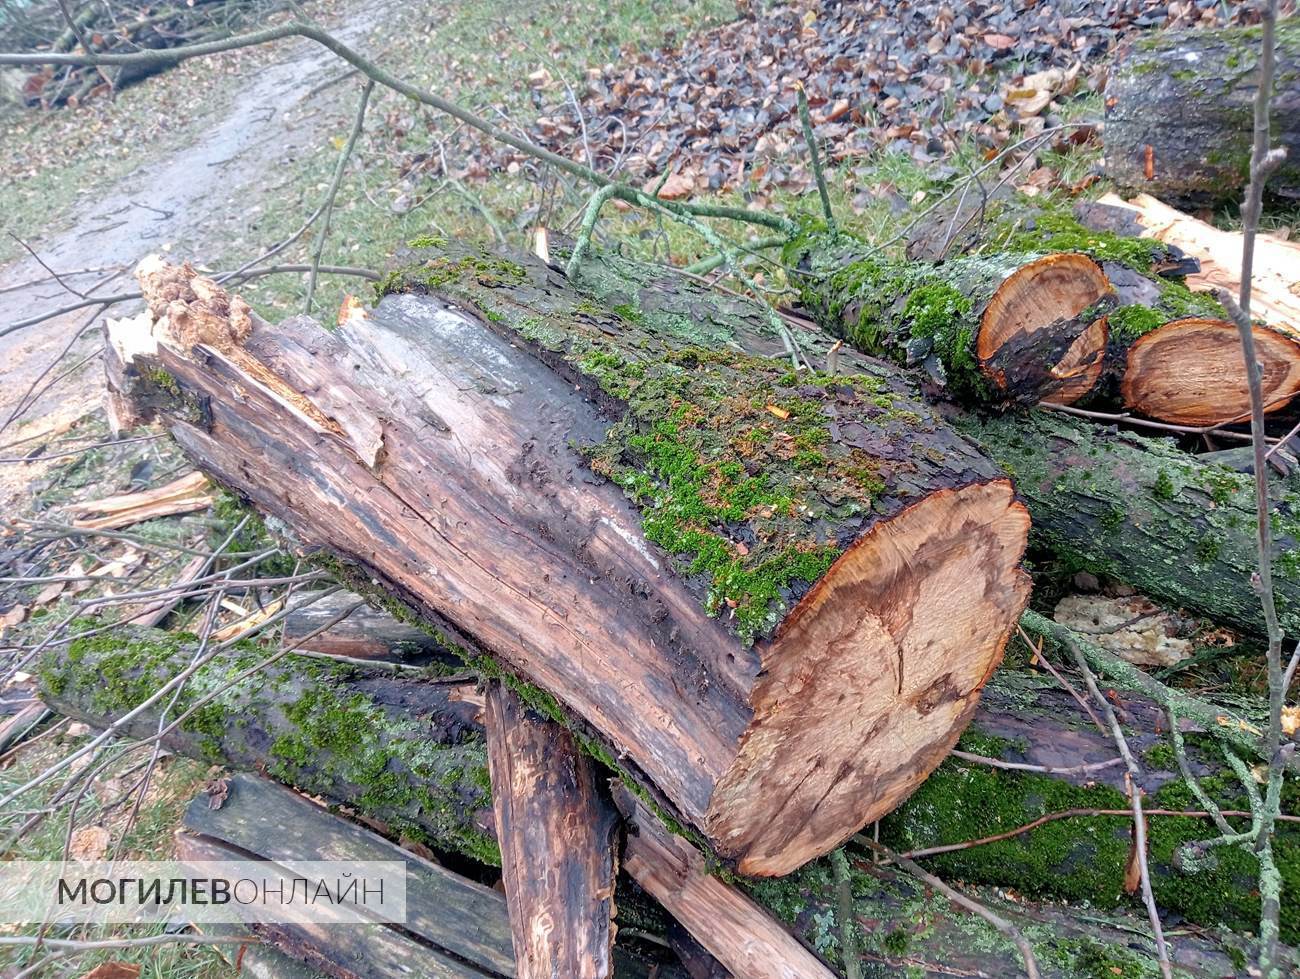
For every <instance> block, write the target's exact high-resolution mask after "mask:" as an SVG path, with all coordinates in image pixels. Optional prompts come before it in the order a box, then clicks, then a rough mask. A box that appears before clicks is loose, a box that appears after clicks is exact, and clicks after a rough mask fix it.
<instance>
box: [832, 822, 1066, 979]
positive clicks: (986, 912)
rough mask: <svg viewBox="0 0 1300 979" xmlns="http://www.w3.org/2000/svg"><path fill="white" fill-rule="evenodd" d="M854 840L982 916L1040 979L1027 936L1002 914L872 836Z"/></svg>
mask: <svg viewBox="0 0 1300 979" xmlns="http://www.w3.org/2000/svg"><path fill="white" fill-rule="evenodd" d="M853 841H854V842H855V843H857V844H858V845H860V846H862V847H865V848H866V849H867V850H869V851H871V852H873V853H878V854H880V855H881V856H883V857H885V858H886V859H887V860H889V861H890V862H892V863H896V864H898V866H900V867H902V868H903V869H904V870H906V871H907V872H908V873H909V874H911V875H912V876H913V877H915V878H916V879H917V880H919V881H921V882H922V883H924V884H925V885H926V886H927V887H930V888H932V889H934V890H936V891H938V892H939V893H940V894H942V895H943V896H944V897H946V898H947V899H948V900H950V901H952V902H953V903H954V904H957V905H960V906H961V907H963V908H965V909H966V910H967V911H970V912H972V913H974V914H977V915H979V916H980V917H981V918H983V919H984V920H985V921H987V922H988V923H989V924H990V925H992V926H993V927H994V928H996V929H997V930H998V931H1000V932H1002V934H1003V935H1005V936H1006V937H1007V938H1008V939H1010V940H1011V942H1012V943H1013V944H1014V945H1015V946H1016V948H1018V949H1019V950H1020V955H1021V957H1022V958H1023V959H1024V960H1025V973H1026V975H1028V977H1029V979H1039V975H1040V974H1039V971H1038V960H1037V959H1036V958H1034V950H1033V947H1032V946H1031V945H1030V944H1029V942H1028V941H1027V940H1026V939H1025V936H1024V935H1022V934H1021V933H1020V929H1019V928H1017V927H1016V926H1015V925H1013V924H1012V923H1011V922H1010V921H1008V920H1007V919H1006V918H1004V917H1002V916H1001V915H1000V914H997V913H996V912H994V911H993V910H991V909H990V908H987V907H985V906H984V905H983V904H981V903H980V902H979V901H976V900H975V899H974V898H972V897H967V896H966V895H965V894H963V893H962V892H961V891H959V890H957V889H956V888H954V887H951V886H949V885H948V884H946V883H945V882H944V881H942V880H940V879H939V878H938V877H936V876H935V875H934V874H932V873H930V872H929V871H927V870H925V868H923V867H922V866H921V865H920V864H918V863H916V862H914V861H912V860H909V859H908V858H907V857H905V856H903V855H902V854H900V853H895V852H894V851H893V850H890V849H889V848H888V847H886V846H882V845H881V844H879V843H877V842H876V841H875V840H872V839H870V838H869V837H866V836H863V835H862V834H861V833H858V834H857V835H856V836H854V837H853ZM865 869H868V870H870V869H871V867H870V865H867V867H866V868H865Z"/></svg>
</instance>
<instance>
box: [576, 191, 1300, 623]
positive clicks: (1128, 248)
mask: <svg viewBox="0 0 1300 979" xmlns="http://www.w3.org/2000/svg"><path fill="white" fill-rule="evenodd" d="M995 217H996V216H995ZM1052 229H1055V230H1052ZM1042 230H1043V232H1044V233H1048V234H1053V235H1061V236H1062V237H1061V239H1060V242H1059V243H1060V245H1061V246H1062V247H1065V248H1077V247H1080V246H1081V245H1083V244H1084V243H1085V240H1086V239H1087V238H1088V236H1089V235H1090V234H1092V233H1091V232H1089V230H1088V229H1086V228H1083V227H1082V226H1081V225H1079V224H1078V222H1075V221H1073V220H1072V219H1070V220H1062V221H1061V222H1060V223H1054V224H1053V223H1049V227H1048V228H1045V229H1042ZM1151 244H1152V243H1148V242H1144V241H1137V240H1135V239H1132V240H1131V239H1122V238H1114V237H1107V236H1105V235H1098V236H1097V237H1096V238H1095V239H1094V244H1093V245H1092V246H1091V247H1093V248H1094V249H1095V250H1096V257H1097V258H1098V260H1099V261H1105V262H1116V263H1119V262H1121V261H1124V262H1131V263H1133V266H1137V267H1142V268H1144V269H1146V270H1147V272H1148V273H1150V274H1152V275H1154V273H1153V272H1151V269H1152V263H1153V262H1154V261H1156V259H1154V258H1153V257H1152V255H1153V251H1152V248H1151ZM1154 244H1155V246H1156V247H1157V248H1159V247H1162V246H1159V243H1154ZM1144 256H1145V258H1144ZM591 261H592V267H591V269H590V270H589V272H588V274H587V275H585V276H584V283H585V284H586V285H587V287H588V288H590V289H591V290H592V291H593V293H594V294H595V295H597V296H598V297H599V298H600V299H601V300H602V301H607V302H617V303H623V304H628V306H629V308H636V309H637V310H638V311H639V315H643V316H645V317H647V318H656V317H672V316H679V317H680V316H685V315H687V314H689V315H690V316H692V317H693V318H694V321H696V322H701V323H729V324H730V323H735V322H737V321H742V318H743V317H750V318H753V317H754V316H755V312H754V306H753V304H752V303H748V302H745V301H742V300H738V299H736V298H734V297H728V296H725V295H720V294H718V293H716V292H712V291H710V290H707V289H701V288H698V287H695V286H693V285H692V284H691V283H689V282H682V281H681V280H680V277H674V275H673V273H671V272H663V271H659V270H654V269H648V268H646V267H645V266H641V265H638V264H637V263H635V262H630V261H627V260H624V259H619V258H616V257H612V256H608V255H595V256H593V257H592V260H591ZM1133 266H1127V267H1133ZM670 282H677V283H678V285H677V289H676V292H675V296H674V298H672V299H671V300H666V299H664V298H663V297H664V296H665V295H666V293H667V291H668V284H669V283H670ZM1167 285H1168V287H1169V293H1168V298H1167V299H1166V300H1165V301H1166V302H1167V303H1168V304H1169V305H1170V306H1171V307H1173V308H1179V309H1181V308H1182V307H1180V306H1179V305H1178V304H1180V303H1182V302H1186V301H1191V302H1196V301H1199V300H1197V299H1193V300H1187V299H1186V297H1187V296H1190V295H1191V294H1190V293H1188V292H1187V290H1186V288H1185V287H1181V286H1179V285H1178V284H1177V283H1173V282H1170V283H1167ZM1111 320H1112V322H1114V316H1112V317H1111ZM799 339H800V341H801V342H802V343H803V344H805V346H806V347H808V348H809V349H810V350H812V351H814V352H815V354H816V356H817V357H819V358H822V357H825V349H826V348H825V344H826V338H825V337H824V336H822V335H820V334H818V333H812V332H810V333H807V334H801V335H800V337H799ZM819 344H820V346H819ZM840 356H841V358H842V360H843V364H844V365H845V367H844V369H847V370H860V369H868V368H869V367H870V366H871V364H872V363H873V362H872V361H870V360H869V359H868V358H864V357H862V355H861V354H859V353H857V352H856V351H851V350H845V351H843V352H842V353H841V354H840ZM1238 356H1240V355H1239V354H1238ZM945 411H946V412H947V414H948V417H949V420H950V421H951V422H952V423H953V425H954V426H955V427H956V428H957V429H958V430H959V431H961V432H962V433H963V434H964V435H966V437H967V438H970V439H971V440H972V441H974V442H976V444H978V445H980V447H981V448H982V449H983V450H984V452H985V454H986V455H988V457H989V458H990V459H992V460H994V461H995V462H997V463H998V465H999V466H1001V467H1002V468H1003V470H1004V471H1005V472H1006V473H1007V475H1009V476H1010V477H1011V478H1012V479H1013V480H1015V482H1016V485H1017V490H1018V491H1019V493H1020V494H1021V496H1022V497H1023V498H1024V500H1025V502H1026V504H1027V505H1028V506H1029V511H1030V516H1031V518H1032V520H1033V530H1032V531H1031V539H1032V540H1033V542H1034V544H1035V546H1036V547H1037V548H1039V549H1040V550H1042V551H1046V552H1048V553H1051V554H1054V555H1056V556H1057V557H1058V558H1059V559H1060V560H1061V561H1062V563H1063V564H1064V565H1065V566H1066V567H1068V568H1073V569H1077V570H1087V571H1092V572H1094V573H1096V574H1100V575H1105V576H1107V577H1111V578H1114V579H1115V580H1117V581H1121V582H1126V583H1128V584H1131V585H1133V586H1134V587H1136V588H1138V589H1139V590H1141V591H1143V592H1144V593H1146V594H1148V595H1150V596H1151V597H1153V598H1156V599H1158V600H1161V601H1163V602H1165V603H1167V604H1170V605H1173V606H1179V607H1182V608H1185V609H1187V610H1189V611H1192V612H1195V613H1198V614H1200V615H1204V616H1207V617H1209V618H1213V619H1215V620H1220V621H1223V622H1226V623H1229V624H1232V625H1234V626H1237V627H1240V628H1243V629H1246V630H1248V631H1250V632H1254V633H1259V632H1261V630H1262V627H1263V623H1262V619H1261V613H1260V610H1259V599H1258V596H1256V594H1255V593H1254V590H1253V588H1252V586H1251V584H1250V581H1251V574H1252V573H1253V571H1254V568H1255V558H1254V553H1255V545H1254V536H1253V535H1254V530H1253V528H1254V521H1255V516H1254V498H1253V488H1252V487H1253V483H1252V479H1251V477H1250V476H1248V475H1245V474H1242V473H1239V472H1235V471H1233V470H1231V469H1228V468H1226V467H1225V466H1223V465H1220V464H1217V463H1214V462H1208V461H1205V460H1203V459H1198V458H1197V457H1196V456H1193V455H1191V454H1189V453H1187V452H1183V451H1181V450H1180V449H1178V448H1177V446H1175V445H1174V443H1173V442H1172V440H1170V439H1164V438H1155V439H1150V438H1145V437H1142V436H1139V435H1134V434H1131V433H1125V432H1114V431H1109V430H1107V429H1104V428H1101V427H1099V426H1097V425H1095V424H1092V423H1089V422H1085V421H1081V420H1077V419H1074V418H1071V417H1069V416H1066V415H1063V414H1059V413H1049V412H1045V411H1031V412H1028V413H1024V412H1022V413H1016V414H1014V415H1007V416H1002V417H985V416H983V415H979V414H976V413H972V412H967V411H964V410H961V409H957V408H954V407H952V406H949V407H947V408H946V409H945ZM1274 492H1275V494H1276V496H1277V499H1276V512H1277V516H1276V518H1275V519H1276V533H1275V543H1276V546H1277V551H1276V558H1277V560H1276V562H1275V570H1274V581H1275V585H1276V587H1277V588H1278V595H1279V605H1280V608H1281V611H1282V615H1283V616H1284V618H1285V620H1286V628H1287V630H1288V632H1291V631H1295V630H1300V551H1297V550H1295V547H1296V544H1297V542H1300V494H1298V493H1295V492H1293V491H1291V490H1290V489H1288V487H1287V486H1286V485H1285V484H1282V483H1278V482H1276V481H1275V484H1274ZM1288 609H1289V610H1290V611H1288Z"/></svg>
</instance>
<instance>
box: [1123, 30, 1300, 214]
mask: <svg viewBox="0 0 1300 979" xmlns="http://www.w3.org/2000/svg"><path fill="white" fill-rule="evenodd" d="M1276 39H1277V48H1276V50H1277V69H1276V83H1275V85H1276V88H1275V94H1274V96H1273V127H1274V131H1273V137H1272V141H1271V145H1280V146H1283V147H1285V148H1286V149H1287V150H1288V153H1287V160H1286V163H1285V164H1284V165H1283V167H1282V168H1281V169H1280V170H1279V171H1278V172H1277V173H1276V174H1275V176H1274V177H1273V178H1272V180H1271V181H1270V183H1271V184H1272V185H1273V186H1274V187H1275V188H1277V189H1281V190H1287V189H1292V190H1294V189H1298V188H1300V22H1298V21H1296V20H1295V19H1294V18H1289V19H1283V20H1282V21H1280V22H1279V23H1278V25H1277V28H1276ZM1259 49H1260V36H1259V28H1258V27H1248V28H1242V27H1229V28H1223V29H1221V30H1190V31H1167V32H1158V33H1154V34H1150V35H1142V36H1141V37H1139V38H1137V39H1135V40H1134V41H1133V42H1132V43H1131V44H1129V45H1128V47H1127V48H1126V49H1125V50H1124V51H1122V52H1121V53H1120V55H1119V56H1118V57H1117V58H1116V59H1115V65H1114V67H1113V69H1112V70H1111V74H1110V80H1109V81H1108V82H1107V84H1106V126H1105V129H1104V130H1103V140H1104V143H1105V150H1106V174H1107V176H1109V177H1110V178H1111V179H1112V180H1114V181H1115V183H1116V184H1118V185H1119V186H1121V187H1124V188H1126V189H1129V190H1133V191H1141V192H1145V193H1148V194H1155V195H1157V196H1159V197H1167V198H1171V199H1184V198H1199V199H1222V198H1226V197H1234V196H1240V193H1241V190H1242V188H1244V187H1245V186H1246V183H1247V181H1248V180H1249V177H1250V147H1251V132H1252V128H1251V126H1252V113H1253V107H1254V102H1255V93H1256V91H1257V89H1258V83H1259Z"/></svg>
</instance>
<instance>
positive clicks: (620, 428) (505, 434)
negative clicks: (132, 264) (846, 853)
mask: <svg viewBox="0 0 1300 979" xmlns="http://www.w3.org/2000/svg"><path fill="white" fill-rule="evenodd" d="M420 258H421V259H422V261H421V262H419V263H417V264H416V265H415V266H414V267H413V268H412V269H410V270H408V272H407V274H406V275H405V276H400V275H395V276H393V277H391V278H390V281H389V282H388V283H387V288H388V290H389V291H390V292H393V291H395V290H397V291H400V290H402V289H415V288H428V289H436V290H438V291H439V292H440V293H442V294H443V295H445V296H449V297H451V300H452V302H454V303H455V304H456V305H452V302H448V301H445V300H443V299H439V298H436V297H433V296H429V297H421V296H415V295H390V296H389V297H388V298H387V299H386V300H385V301H384V302H383V303H381V304H380V306H379V307H378V308H377V309H376V310H375V311H374V312H373V313H370V314H368V315H366V316H365V317H364V318H361V319H352V320H349V321H348V322H346V323H344V324H343V325H342V326H341V328H340V330H339V332H338V333H336V334H330V333H326V332H325V331H323V330H321V329H320V328H319V327H318V326H317V325H316V324H315V323H313V322H311V321H309V320H305V319H302V318H298V319H293V320H289V321H287V322H285V323H282V324H280V325H279V326H278V327H276V328H275V329H274V330H272V329H269V328H266V327H265V325H264V324H261V325H259V324H258V323H256V322H255V318H253V317H251V316H250V315H249V313H248V311H247V308H246V306H243V304H241V303H240V302H239V301H238V300H237V299H232V298H231V297H228V296H226V295H225V294H224V292H222V291H221V290H220V289H219V288H218V287H216V286H215V284H213V283H211V281H210V280H204V279H202V278H201V277H195V276H194V273H193V271H192V270H174V269H167V268H165V267H161V266H155V267H153V268H146V269H144V270H143V271H142V274H141V278H142V283H143V285H144V288H145V291H146V295H147V296H148V298H149V299H150V306H151V312H149V313H146V314H143V315H142V317H138V318H136V319H134V320H129V321H117V322H116V323H114V324H112V325H111V326H110V330H109V334H110V350H109V357H110V359H111V360H114V361H117V362H118V364H119V365H121V366H116V367H114V368H113V369H112V370H111V371H110V377H114V376H117V377H119V378H120V377H122V376H126V377H127V378H128V379H129V380H130V381H131V382H132V383H133V384H135V385H136V387H137V388H138V390H139V395H138V397H137V400H136V403H137V405H139V406H141V407H145V406H148V405H154V406H162V407H163V409H164V410H163V418H164V421H165V423H166V424H167V426H168V428H169V430H170V431H171V433H172V434H173V436H174V437H175V438H176V439H177V440H178V441H179V442H180V443H181V445H182V447H183V448H184V449H185V450H186V452H187V453H188V454H189V455H190V456H191V457H192V458H194V459H195V460H196V461H197V462H198V464H199V465H200V466H201V467H202V468H204V469H205V470H206V471H207V472H209V474H210V475H212V476H213V477H214V478H215V479H217V480H218V481H219V482H221V483H223V484H225V485H226V486H228V487H231V488H232V489H234V490H236V491H238V492H239V493H241V494H242V495H244V496H245V497H247V498H248V499H249V500H250V501H251V502H252V504H253V505H255V506H256V507H257V508H258V509H260V510H261V511H262V512H264V513H268V514H271V515H274V516H276V517H277V518H278V519H280V520H281V521H282V523H283V525H284V526H285V527H286V528H287V529H288V531H289V532H290V533H292V534H294V535H296V536H297V537H298V538H299V539H300V540H302V541H304V542H306V543H307V544H308V545H310V546H314V547H323V548H325V549H327V550H328V551H329V552H330V553H331V554H333V555H334V556H335V557H337V558H339V559H341V560H342V561H343V562H345V563H347V564H348V565H350V566H352V567H353V568H354V569H355V572H354V573H355V574H356V575H357V577H359V578H360V580H362V581H367V582H377V583H378V586H379V587H381V588H382V589H384V590H385V591H387V592H388V593H390V594H392V595H394V596H396V597H398V598H399V599H400V600H401V601H403V602H405V603H406V604H407V605H408V606H410V607H411V608H413V609H415V610H416V611H417V613H418V614H420V615H421V616H423V617H424V618H426V619H427V620H429V621H431V622H434V623H439V624H441V625H442V626H443V627H444V629H445V631H446V632H447V633H448V634H449V635H450V636H453V637H469V638H471V639H472V640H473V641H474V643H475V644H476V645H477V646H478V648H480V649H482V650H484V651H485V652H486V653H487V654H488V655H489V656H491V657H493V660H494V662H495V663H496V664H497V666H495V667H493V668H495V669H503V670H504V671H505V672H506V673H508V674H510V675H511V676H512V677H514V678H515V679H513V680H512V682H513V683H516V684H517V687H518V689H521V690H523V691H524V692H525V693H526V695H527V698H528V699H529V702H530V703H531V704H532V705H534V706H539V707H542V708H543V709H545V710H546V711H548V712H549V713H550V714H552V715H553V716H554V717H555V718H556V719H559V720H562V721H564V722H566V723H568V724H570V725H573V726H574V727H575V728H576V729H577V730H578V732H579V733H580V735H581V737H582V738H583V743H584V746H585V747H586V748H587V750H589V751H593V752H595V753H597V754H598V755H600V756H601V757H603V758H607V759H610V760H614V759H617V762H616V764H617V765H618V767H619V768H620V769H622V770H623V771H624V772H625V774H627V775H628V776H629V777H632V778H636V779H638V780H639V781H641V783H642V784H643V785H644V786H645V787H646V788H647V789H649V790H651V791H653V792H655V793H657V797H658V798H659V799H660V800H661V801H662V802H663V804H664V805H665V807H666V808H667V809H669V810H670V811H671V812H672V813H673V814H674V817H675V818H679V819H680V820H681V821H683V822H685V823H688V824H690V825H692V826H694V827H695V828H696V829H697V830H698V831H699V832H700V833H701V834H702V835H703V836H704V838H705V839H707V840H708V841H709V843H710V845H712V846H713V847H714V848H715V850H716V852H717V853H718V854H719V855H720V856H721V857H722V858H724V859H726V860H728V861H731V862H732V863H733V864H734V865H735V866H736V867H737V868H738V869H740V870H741V871H742V872H744V873H750V874H780V873H785V872H788V871H790V870H792V869H793V868H794V867H797V866H798V865H800V864H801V863H803V862H806V861H807V860H809V859H811V858H813V857H815V856H817V855H819V854H821V853H824V852H826V851H827V850H829V849H830V848H832V847H834V846H835V845H837V844H838V843H840V842H842V841H843V840H844V839H845V838H847V837H848V836H849V835H851V833H852V832H854V831H855V830H856V829H857V828H859V827H860V826H862V825H863V824H864V823H865V822H867V821H870V820H871V819H874V818H876V817H878V816H879V815H881V814H883V813H885V812H888V811H889V810H890V809H892V808H893V807H894V806H896V805H897V804H898V803H899V802H901V801H902V800H903V799H904V798H906V796H907V795H908V794H909V793H910V792H911V791H912V790H913V789H914V788H915V787H916V785H917V784H919V782H920V781H921V780H922V779H923V778H924V777H925V775H926V774H927V773H928V772H929V771H930V770H931V769H932V768H933V767H934V766H935V765H937V764H938V763H939V761H940V760H941V759H942V758H943V756H944V754H945V753H946V752H947V751H948V749H949V748H950V747H951V745H952V743H953V742H954V741H955V739H956V737H957V735H958V733H959V732H960V730H961V728H962V727H963V726H964V724H965V723H966V721H967V720H968V719H969V717H970V715H971V713H972V712H973V711H974V708H975V705H976V703H977V700H978V693H979V690H980V688H981V687H982V686H983V684H984V682H985V681H986V680H987V678H988V677H989V675H990V674H991V672H992V670H993V669H994V667H995V666H996V664H997V662H998V660H999V658H1000V656H1001V651H1002V648H1003V646H1004V644H1005V641H1006V637H1007V635H1008V634H1009V631H1010V628H1011V626H1012V625H1013V624H1014V622H1015V619H1016V617H1017V616H1018V614H1019V612H1020V610H1021V608H1022V607H1023V604H1024V601H1025V598H1026V594H1027V578H1026V576H1025V575H1024V574H1023V572H1022V571H1021V570H1020V568H1019V561H1020V557H1021V553H1022V547H1023V543H1024V540H1025V537H1026V534H1027V523H1028V520H1027V516H1026V515H1025V512H1024V510H1023V508H1022V507H1021V506H1020V504H1018V503H1017V502H1015V501H1014V499H1013V498H1012V493H1011V488H1010V485H1009V483H1008V482H1007V481H1006V480H1004V479H1002V478H1000V477H999V474H998V473H997V472H996V471H995V470H994V469H993V467H992V466H991V465H990V464H989V463H987V462H986V461H985V460H984V459H983V458H982V457H981V456H980V455H979V454H978V453H977V452H976V451H974V450H973V449H972V448H971V447H970V446H969V445H968V444H967V443H966V442H964V441H963V440H962V439H960V438H959V437H958V436H956V435H954V434H953V433H952V432H951V431H950V430H949V429H948V428H947V426H946V425H944V424H943V423H942V422H940V421H938V420H937V419H936V418H935V417H934V415H933V414H932V413H931V412H930V411H929V409H928V408H926V407H925V406H923V405H922V404H921V403H919V402H917V401H915V400H914V399H913V397H912V396H911V395H910V394H909V393H908V391H907V390H906V388H905V387H904V386H903V385H901V384H900V383H899V382H897V381H894V380H891V379H890V378H889V376H888V372H887V371H884V370H879V369H877V370H876V371H875V372H874V373H871V374H867V375H863V376H861V377H857V376H855V377H845V378H844V379H843V380H842V381H841V382H838V383H823V384H803V383H801V379H800V377H799V375H797V374H793V373H791V372H789V371H787V370H786V369H785V368H784V367H782V366H781V365H779V364H778V363H774V362H772V361H770V360H763V359H759V358H755V357H751V356H748V355H746V354H739V353H732V352H728V351H717V350H702V349H700V348H699V347H697V346H694V344H695V343H696V342H698V340H697V338H696V335H695V334H694V333H691V332H690V331H691V330H692V329H693V327H694V324H693V323H685V324H679V327H678V329H679V331H680V332H679V333H678V334H673V333H670V332H667V333H661V332H658V331H654V330H649V329H647V328H645V327H644V326H643V325H642V324H640V323H638V322H637V321H636V320H635V319H634V318H627V317H623V316H621V315H619V314H617V313H605V312H603V311H601V310H600V309H599V308H598V307H595V306H594V304H592V303H591V301H590V300H589V299H587V298H585V297H583V296H582V295H581V294H580V293H577V292H576V291H574V290H572V289H571V288H569V287H568V286H567V285H566V284H565V282H564V281H563V279H562V278H561V277H560V276H559V275H558V274H557V273H555V272H554V271H552V270H551V269H549V268H548V267H546V266H544V265H541V264H540V263H538V262H537V261H535V260H533V259H531V258H530V259H523V258H521V259H520V261H519V262H515V261H509V260H503V259H501V258H498V257H495V256H491V255H486V254H481V253H476V252H467V253H459V254H456V255H452V254H450V253H448V252H446V251H437V252H426V253H424V254H423V255H421V256H420ZM155 317H157V318H158V322H156V323H155V322H154V318H155ZM597 403H598V404H599V405H600V408H599V409H598V407H597ZM578 447H586V448H585V449H580V448H578ZM918 447H924V451H918ZM597 476H604V477H607V478H608V479H609V480H610V482H606V483H601V482H600V480H599V479H598V478H596V477H597ZM372 587H374V586H372Z"/></svg>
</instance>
